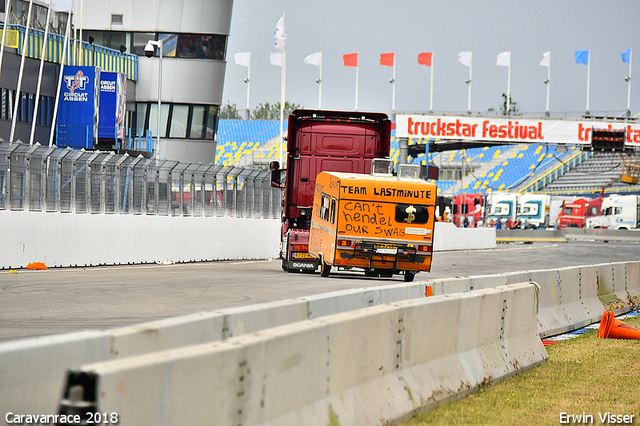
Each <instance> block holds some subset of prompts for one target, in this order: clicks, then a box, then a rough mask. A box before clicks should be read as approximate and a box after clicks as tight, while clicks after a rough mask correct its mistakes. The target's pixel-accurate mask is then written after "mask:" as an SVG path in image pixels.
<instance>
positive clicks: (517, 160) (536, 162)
mask: <svg viewBox="0 0 640 426" xmlns="http://www.w3.org/2000/svg"><path fill="white" fill-rule="evenodd" d="M519 147H520V150H519V151H518V152H516V153H515V154H512V155H511V157H510V158H507V159H505V160H504V161H502V162H501V163H500V164H499V165H498V166H496V167H494V168H493V169H491V170H489V171H488V172H485V173H482V174H481V175H479V176H477V177H476V176H474V178H473V179H471V180H470V181H469V183H468V184H466V185H465V186H464V188H463V189H462V190H461V191H459V192H462V193H481V194H484V193H486V192H487V191H488V190H492V191H509V190H512V191H513V190H517V188H518V187H519V186H520V185H521V184H523V183H524V182H525V181H526V180H528V178H530V177H532V176H534V175H535V174H536V173H539V172H542V171H544V170H545V169H546V168H548V167H549V166H552V165H553V164H556V163H557V162H558V161H561V159H562V158H563V157H565V156H566V155H568V154H569V153H570V152H572V151H573V149H576V148H572V149H571V150H569V151H567V152H558V151H556V149H555V147H554V146H543V145H534V144H531V145H527V144H523V145H520V146H519ZM499 148H502V149H504V148H505V147H499ZM482 149H484V148H482ZM470 151H471V150H467V157H471V155H472V154H471V153H470ZM495 152H496V153H497V154H498V155H499V151H498V150H496V151H495ZM471 158H473V157H471ZM494 158H496V157H494ZM458 161H460V160H458Z"/></svg>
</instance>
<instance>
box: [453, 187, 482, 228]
mask: <svg viewBox="0 0 640 426" xmlns="http://www.w3.org/2000/svg"><path fill="white" fill-rule="evenodd" d="M482 207H483V197H482V194H458V195H456V196H455V197H454V200H453V224H454V225H456V226H464V224H465V221H466V223H467V224H468V225H469V226H475V224H476V223H478V222H479V221H480V220H482V212H483V210H482Z"/></svg>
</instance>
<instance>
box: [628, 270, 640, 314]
mask: <svg viewBox="0 0 640 426" xmlns="http://www.w3.org/2000/svg"><path fill="white" fill-rule="evenodd" d="M626 270H627V294H629V298H630V299H631V302H632V303H633V304H634V305H640V261H637V262H627V263H626Z"/></svg>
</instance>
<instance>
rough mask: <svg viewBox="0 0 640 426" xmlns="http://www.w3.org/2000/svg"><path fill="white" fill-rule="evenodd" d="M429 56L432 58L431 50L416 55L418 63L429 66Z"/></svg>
mask: <svg viewBox="0 0 640 426" xmlns="http://www.w3.org/2000/svg"><path fill="white" fill-rule="evenodd" d="M431 58H433V52H425V53H421V54H419V55H418V63H419V64H420V65H426V66H428V67H430V66H431Z"/></svg>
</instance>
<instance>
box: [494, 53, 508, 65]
mask: <svg viewBox="0 0 640 426" xmlns="http://www.w3.org/2000/svg"><path fill="white" fill-rule="evenodd" d="M496 65H498V66H499V67H510V66H511V52H510V51H509V52H502V53H498V59H497V62H496Z"/></svg>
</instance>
